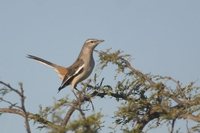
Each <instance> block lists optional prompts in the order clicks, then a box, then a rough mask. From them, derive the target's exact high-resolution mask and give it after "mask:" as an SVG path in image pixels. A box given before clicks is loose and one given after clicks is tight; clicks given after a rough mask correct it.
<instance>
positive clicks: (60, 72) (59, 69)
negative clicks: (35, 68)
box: [27, 55, 68, 80]
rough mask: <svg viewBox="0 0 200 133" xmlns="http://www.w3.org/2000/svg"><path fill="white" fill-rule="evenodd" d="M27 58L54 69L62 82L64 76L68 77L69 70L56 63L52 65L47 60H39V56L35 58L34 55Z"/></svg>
mask: <svg viewBox="0 0 200 133" xmlns="http://www.w3.org/2000/svg"><path fill="white" fill-rule="evenodd" d="M27 58H30V59H33V60H36V61H37V62H39V63H41V64H43V65H46V66H48V67H51V68H53V69H54V70H55V71H56V73H58V76H59V77H60V79H61V80H63V79H64V76H65V75H66V73H67V72H68V70H67V68H65V67H62V66H59V65H56V64H54V63H51V62H49V61H47V60H44V59H42V58H39V57H37V56H34V55H27Z"/></svg>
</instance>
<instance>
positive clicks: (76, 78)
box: [27, 39, 104, 92]
mask: <svg viewBox="0 0 200 133" xmlns="http://www.w3.org/2000/svg"><path fill="white" fill-rule="evenodd" d="M103 41H104V40H97V39H87V40H86V41H85V43H84V45H83V47H82V49H81V52H80V54H79V56H78V58H77V59H76V61H75V62H74V63H73V64H72V65H71V66H69V67H63V66H60V65H57V64H54V63H51V62H49V61H47V60H44V59H42V58H39V57H36V56H33V55H28V56H27V57H28V58H30V59H34V60H36V61H38V62H40V63H42V64H44V65H47V66H49V67H51V68H53V69H54V70H55V71H56V72H57V73H58V75H59V77H60V79H61V80H62V84H61V86H60V87H59V88H58V92H59V91H60V90H62V89H63V88H64V87H66V86H68V85H71V86H72V88H74V89H77V88H76V86H77V84H78V83H79V82H81V81H83V80H85V79H86V78H87V77H88V76H89V75H90V74H91V72H92V70H93V68H94V65H95V62H94V58H93V51H94V48H95V47H96V46H97V45H98V44H100V43H101V42H103Z"/></svg>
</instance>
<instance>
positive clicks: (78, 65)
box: [58, 59, 84, 91]
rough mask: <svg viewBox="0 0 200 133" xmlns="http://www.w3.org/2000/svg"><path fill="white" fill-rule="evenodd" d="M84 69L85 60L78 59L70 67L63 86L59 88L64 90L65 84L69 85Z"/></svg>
mask: <svg viewBox="0 0 200 133" xmlns="http://www.w3.org/2000/svg"><path fill="white" fill-rule="evenodd" d="M83 69H84V62H83V60H82V59H78V60H77V61H76V62H75V63H74V64H73V65H72V66H70V67H69V71H68V73H67V74H66V75H65V77H64V79H63V82H62V84H61V86H60V87H59V88H58V90H59V91H60V90H62V89H63V88H64V87H65V86H67V85H69V84H70V83H71V82H72V80H73V79H74V78H75V77H76V76H77V75H79V74H80V73H81V72H82V71H83Z"/></svg>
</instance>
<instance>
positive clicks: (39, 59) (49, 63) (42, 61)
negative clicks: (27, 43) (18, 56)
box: [27, 55, 56, 68]
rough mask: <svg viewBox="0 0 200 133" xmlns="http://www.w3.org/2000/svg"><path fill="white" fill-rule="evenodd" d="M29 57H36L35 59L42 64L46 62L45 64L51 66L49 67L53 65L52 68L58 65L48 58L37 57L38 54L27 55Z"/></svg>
mask: <svg viewBox="0 0 200 133" xmlns="http://www.w3.org/2000/svg"><path fill="white" fill-rule="evenodd" d="M27 57H28V58H30V59H34V60H36V61H38V62H39V63H42V64H44V65H46V66H49V67H52V68H55V67H56V65H55V64H54V63H51V62H49V61H47V60H44V59H42V58H39V57H37V56H34V55H27Z"/></svg>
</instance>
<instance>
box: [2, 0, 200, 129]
mask: <svg viewBox="0 0 200 133" xmlns="http://www.w3.org/2000/svg"><path fill="white" fill-rule="evenodd" d="M199 7H200V1H199V0H192V1H191V0H190V1H189V0H167V1H161V0H151V1H150V0H138V1H136V0H101V1H97V0H84V1H83V0H68V1H67V0H17V1H16V0H0V46H1V47H0V63H1V65H0V80H2V81H5V82H8V83H11V85H13V86H15V87H17V83H18V82H20V81H22V82H23V83H24V88H25V93H26V95H27V97H28V99H27V108H28V109H29V110H30V111H33V112H36V111H37V110H38V105H39V104H42V105H50V104H51V102H52V97H55V98H57V99H59V98H61V97H63V96H65V95H66V94H67V93H69V94H71V92H70V91H68V89H67V88H66V89H65V90H64V91H62V93H60V94H57V88H58V86H59V85H60V81H59V80H58V77H57V76H56V74H55V73H54V72H53V71H52V70H50V69H46V68H45V67H43V66H42V65H40V64H37V63H35V62H33V61H31V60H29V59H27V58H26V57H25V56H26V54H33V55H37V56H40V57H43V58H45V59H48V60H50V61H52V62H55V63H58V64H62V65H66V66H67V65H70V64H71V63H72V62H73V60H74V59H75V58H76V57H77V55H78V53H79V50H80V48H81V46H82V44H83V42H84V41H85V40H86V39H87V38H98V39H104V40H105V42H104V43H103V44H102V45H99V46H98V47H97V49H98V50H103V49H107V48H113V49H114V50H118V49H120V50H123V51H124V52H125V53H128V54H130V55H131V56H132V57H133V61H132V63H133V65H134V66H135V67H136V68H137V69H139V70H141V71H143V72H145V73H152V74H161V75H166V76H172V77H174V78H176V79H179V80H180V81H183V82H184V83H188V82H190V81H197V84H199V83H200V81H199V78H200V71H199V68H200V61H199V59H198V57H200V53H199V49H200V37H199V35H200V8H199ZM95 59H96V60H97V56H96V55H95ZM102 76H104V77H105V78H106V77H108V75H102ZM106 79H107V80H109V79H110V78H106ZM9 98H11V99H15V97H9ZM105 103H106V102H105ZM97 104H98V102H97ZM102 105H103V104H99V107H100V108H103V110H105V111H106V109H105V108H107V107H110V106H111V105H112V103H110V104H109V103H106V106H104V107H101V106H102ZM97 106H98V105H97ZM97 111H98V110H97ZM110 117H112V116H110ZM15 119H16V120H15ZM19 120H20V121H19ZM0 129H1V133H8V132H21V133H24V132H25V131H24V128H23V121H21V119H20V118H18V117H17V118H16V117H13V116H12V117H8V116H3V117H0ZM32 129H33V133H36V131H35V130H34V128H32ZM104 131H108V130H106V129H105V130H104ZM155 132H156V131H155ZM158 132H159V131H158ZM166 132H167V131H166Z"/></svg>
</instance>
